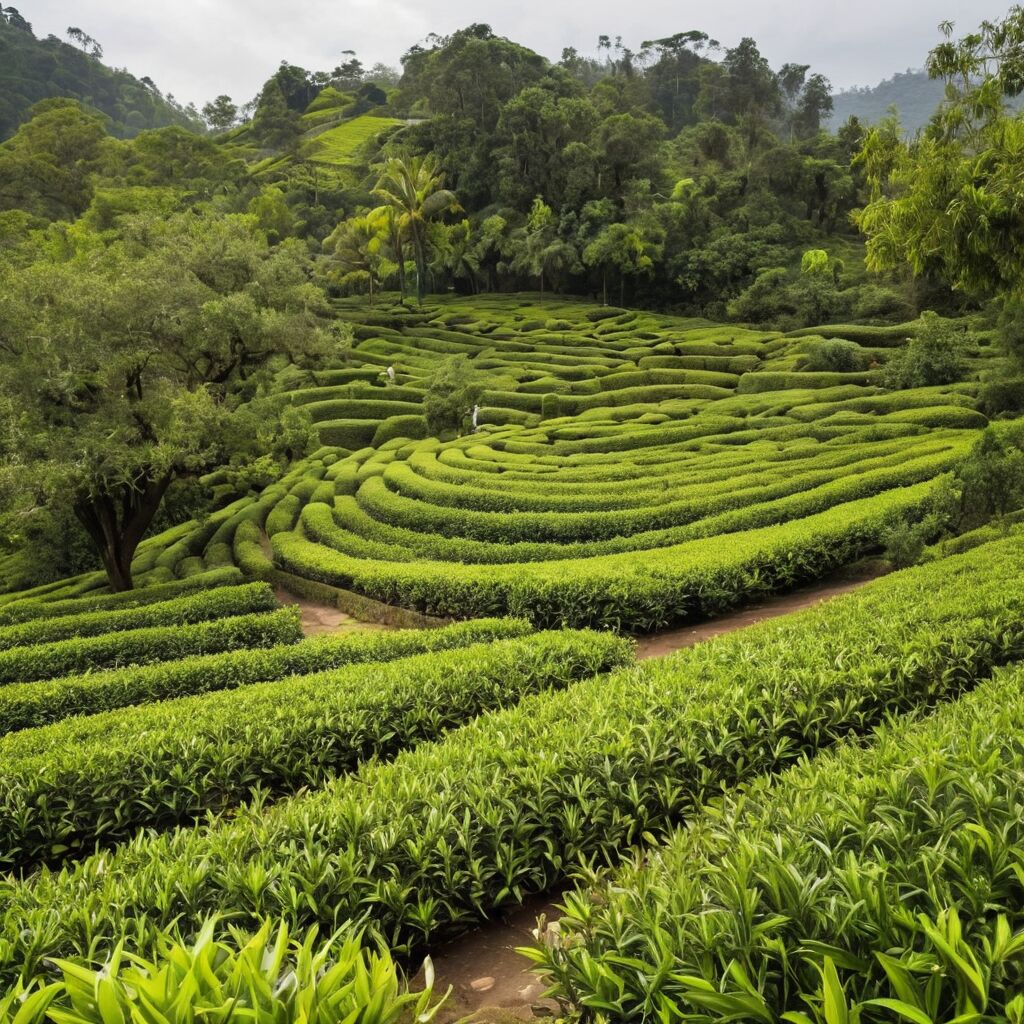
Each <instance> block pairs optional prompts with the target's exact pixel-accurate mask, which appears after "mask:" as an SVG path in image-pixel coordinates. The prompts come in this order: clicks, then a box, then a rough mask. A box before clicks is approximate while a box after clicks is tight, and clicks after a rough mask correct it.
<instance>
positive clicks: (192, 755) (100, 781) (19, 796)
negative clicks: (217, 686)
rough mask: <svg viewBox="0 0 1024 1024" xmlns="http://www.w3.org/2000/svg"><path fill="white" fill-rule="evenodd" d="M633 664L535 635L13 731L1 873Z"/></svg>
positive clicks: (591, 646) (394, 747) (335, 768)
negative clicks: (28, 812)
mask: <svg viewBox="0 0 1024 1024" xmlns="http://www.w3.org/2000/svg"><path fill="white" fill-rule="evenodd" d="M631 658H632V645H631V643H630V642H629V641H627V640H623V639H621V638H619V637H616V636H615V635H613V634H611V633H575V632H571V631H560V632H556V633H537V634H532V635H530V636H528V637H526V638H525V639H510V640H498V641H495V642H493V643H489V644H476V645H473V646H469V647H463V648H461V649H452V650H442V651H435V652H430V653H424V654H418V655H415V656H413V657H409V658H403V659H399V660H395V661H392V662H389V663H386V664H381V663H377V664H365V665H349V666H345V667H342V668H339V669H334V670H331V671H329V672H320V673H317V674H315V675H307V676H290V677H288V678H286V679H283V680H275V681H273V682H268V683H253V684H251V685H248V686H246V687H243V688H241V689H230V690H226V691H223V692H220V693H206V694H203V695H201V696H197V697H183V698H180V699H178V700H172V701H160V702H157V703H153V704H147V705H144V706H141V707H139V706H134V707H128V708H122V709H119V710H117V711H111V712H107V713H105V714H100V715H93V716H91V717H89V718H87V719H77V718H75V719H71V720H69V721H66V722H58V723H56V724H54V725H51V726H47V727H45V728H43V729H32V730H28V731H27V732H21V733H15V734H13V735H9V736H7V737H5V738H4V739H3V740H2V741H0V777H2V779H3V784H2V786H0V822H2V826H0V864H3V865H4V866H5V867H7V868H10V869H17V870H21V869H25V868H27V867H29V866H30V865H33V864H35V863H36V862H38V861H50V860H61V859H63V858H65V857H67V856H69V855H70V856H74V855H76V854H77V853H80V852H83V851H88V850H89V849H91V848H92V847H94V846H95V844H96V843H97V842H99V843H102V844H103V845H110V844H113V843H116V842H120V841H123V840H126V839H128V838H130V837H131V836H132V835H133V834H134V833H135V832H136V831H138V830H139V829H140V828H169V827H171V826H174V825H178V824H182V823H185V822H188V821H192V820H195V819H196V818H197V817H199V816H200V815H203V814H205V813H206V812H219V811H222V810H224V809H226V808H228V807H231V806H233V805H236V804H238V803H241V802H244V801H246V800H247V799H248V798H249V797H250V794H251V793H252V792H253V790H254V789H258V791H259V792H260V793H261V794H263V795H276V794H281V793H287V792H293V791H294V790H296V789H300V788H302V787H304V786H309V787H316V786H319V785H323V784H324V783H325V782H326V781H327V780H328V779H330V778H332V777H334V776H335V775H337V774H339V773H342V772H346V771H351V770H353V769H354V768H355V767H356V766H357V765H358V764H359V763H360V762H361V761H364V760H367V759H371V758H372V759H374V760H378V759H379V760H386V759H389V758H391V757H393V756H394V755H395V754H396V753H397V752H398V751H399V750H401V749H402V748H404V747H407V746H411V745H412V744H414V743H417V742H419V741H421V740H423V739H431V738H436V737H438V736H440V735H441V734H442V733H444V732H445V731H446V730H448V729H451V728H454V727H455V726H458V725H461V724H463V723H464V722H466V721H468V720H469V719H471V718H473V717H474V716H476V715H479V714H481V713H482V712H484V711H489V710H493V709H495V708H502V707H509V706H511V705H514V704H515V703H517V702H518V701H519V700H520V699H522V698H523V697H524V696H526V695H527V694H530V693H537V692H542V691H545V690H549V689H561V688H563V687H565V686H568V685H569V684H570V683H572V682H573V681H575V680H577V679H581V678H585V677H587V676H591V675H593V674H595V673H596V672H601V671H606V670H608V669H611V668H616V667H619V666H621V665H623V664H626V663H627V662H628V661H629V660H631ZM139 794H145V799H143V800H140V799H139ZM27 808H32V813H30V814H26V813H25V811H26V809H27Z"/></svg>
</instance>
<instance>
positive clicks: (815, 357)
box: [802, 338, 867, 373]
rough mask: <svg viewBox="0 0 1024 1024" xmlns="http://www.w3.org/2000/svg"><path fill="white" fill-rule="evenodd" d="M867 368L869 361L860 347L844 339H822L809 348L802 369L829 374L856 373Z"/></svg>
mask: <svg viewBox="0 0 1024 1024" xmlns="http://www.w3.org/2000/svg"><path fill="white" fill-rule="evenodd" d="M866 368H867V359H866V358H865V354H864V350H863V349H862V348H861V347H860V345H858V344H856V343H855V342H852V341H844V340H843V339H842V338H822V339H816V340H814V341H812V342H811V343H810V344H809V345H808V346H807V357H806V359H805V360H804V364H803V367H802V369H804V370H811V371H825V372H828V373H856V372H857V371H858V370H864V369H866Z"/></svg>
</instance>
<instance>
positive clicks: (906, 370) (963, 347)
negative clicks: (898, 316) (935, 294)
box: [883, 312, 970, 389]
mask: <svg viewBox="0 0 1024 1024" xmlns="http://www.w3.org/2000/svg"><path fill="white" fill-rule="evenodd" d="M969 347H970V345H969V338H968V336H967V333H966V331H965V329H964V327H962V326H961V325H960V324H958V323H957V322H956V321H955V320H945V319H943V318H942V317H940V316H938V315H937V314H936V313H932V312H924V313H922V314H921V324H920V326H919V327H918V329H917V332H916V333H915V334H914V336H913V337H912V338H911V339H910V342H909V344H908V345H907V346H906V348H904V349H901V350H900V351H899V352H896V353H895V354H894V355H893V356H892V358H891V359H890V360H889V361H888V362H887V363H886V364H885V375H884V378H883V380H884V382H885V386H886V387H889V388H895V389H906V388H927V387H934V386H935V385H937V384H954V383H956V381H958V380H962V379H963V377H964V374H965V372H966V364H965V358H966V356H967V352H968V348H969Z"/></svg>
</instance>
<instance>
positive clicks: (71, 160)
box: [0, 99, 117, 220]
mask: <svg viewBox="0 0 1024 1024" xmlns="http://www.w3.org/2000/svg"><path fill="white" fill-rule="evenodd" d="M32 111H33V116H32V119H31V120H30V121H28V122H27V123H26V124H23V125H22V126H21V127H20V128H19V129H18V132H17V134H16V135H15V136H14V137H13V138H12V139H9V140H8V141H7V142H5V143H3V144H2V145H0V209H21V210H26V211H27V212H29V213H33V214H36V215H37V216H40V217H45V218H47V219H52V220H56V219H58V218H61V217H66V218H72V217H75V216H77V215H78V214H80V213H81V212H82V211H83V210H84V209H85V208H86V207H87V206H88V205H89V202H90V200H91V199H92V192H93V182H92V178H93V174H94V173H95V172H96V171H97V170H98V169H99V167H100V165H101V163H102V161H103V158H104V155H105V153H106V152H107V146H108V145H109V146H115V145H117V143H115V142H113V141H112V140H108V139H107V135H106V132H105V131H104V128H103V121H102V119H101V118H100V117H98V116H97V115H96V114H92V113H90V112H88V111H86V110H84V109H83V108H82V107H81V106H80V105H79V104H78V103H76V102H75V101H74V100H65V99H51V100H43V101H42V102H41V103H37V104H36V105H35V106H34V107H33V108H32Z"/></svg>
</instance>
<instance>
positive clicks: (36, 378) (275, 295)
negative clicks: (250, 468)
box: [0, 213, 345, 589]
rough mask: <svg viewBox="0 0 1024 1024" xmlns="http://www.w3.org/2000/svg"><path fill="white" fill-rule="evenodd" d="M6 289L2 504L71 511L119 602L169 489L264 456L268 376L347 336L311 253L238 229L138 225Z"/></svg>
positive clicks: (213, 221) (186, 219)
mask: <svg viewBox="0 0 1024 1024" xmlns="http://www.w3.org/2000/svg"><path fill="white" fill-rule="evenodd" d="M0 278H2V280H3V284H4V292H5V301H4V303H3V304H2V305H0V331H2V332H4V333H5V334H6V335H8V336H10V337H12V338H17V339H20V340H18V341H16V342H14V343H12V344H11V345H9V346H7V348H6V350H5V355H4V359H3V366H4V369H5V373H4V374H3V377H2V381H3V386H2V394H0V406H2V416H3V422H4V425H5V428H6V436H5V443H4V451H3V480H4V485H5V487H6V489H7V494H6V495H5V497H6V501H7V504H8V506H10V505H11V504H13V503H16V502H17V503H20V504H16V505H15V507H24V506H26V505H27V506H28V507H32V506H33V505H34V504H35V503H37V502H39V501H43V502H48V503H52V502H55V501H60V502H63V503H66V504H67V505H69V506H70V507H71V508H72V509H73V510H74V512H75V515H76V516H77V517H78V518H79V519H80V520H81V522H82V524H83V526H84V527H85V529H86V531H87V532H88V534H89V536H90V538H91V539H92V540H93V543H94V544H95V546H96V549H97V551H98V553H99V554H100V555H101V557H102V559H103V564H104V567H105V569H106V570H107V573H108V576H109V578H110V581H111V584H112V586H113V587H114V588H115V589H127V588H130V586H131V583H132V580H131V569H130V565H131V561H132V557H133V555H134V552H135V548H136V547H137V546H138V544H139V542H140V541H141V539H142V537H143V536H144V534H145V532H146V530H147V529H148V528H149V526H150V523H151V522H152V521H153V517H154V516H155V514H156V512H157V510H158V509H159V507H160V504H161V501H162V499H163V497H164V495H165V493H166V491H167V488H168V487H169V485H170V484H171V482H172V481H173V480H175V479H176V478H178V477H181V476H184V475H188V474H196V473H199V472H205V471H207V470H209V469H210V468H213V467H214V466H216V465H218V464H222V463H224V462H228V461H230V460H232V459H234V460H238V461H244V460H245V459H246V458H247V456H249V455H250V454H252V453H253V452H254V449H255V450H256V453H257V454H264V453H265V451H266V446H261V445H260V441H261V440H263V438H264V437H265V435H266V434H267V432H268V431H269V432H270V433H271V434H273V433H274V432H275V424H274V421H273V419H270V418H269V417H268V413H269V412H270V411H271V407H269V406H268V405H267V404H266V403H262V404H261V403H256V404H251V405H248V406H246V405H242V404H241V402H242V400H243V399H244V398H246V397H252V395H253V388H254V385H255V384H258V383H259V380H260V377H259V374H260V373H261V372H266V370H267V369H268V368H270V367H271V366H273V364H274V363H275V361H276V362H277V363H281V362H283V361H284V360H286V359H290V360H292V361H298V362H300V363H301V362H316V361H317V360H322V359H324V358H326V357H328V356H331V355H333V354H334V353H335V352H336V351H337V350H338V348H339V342H340V340H341V339H342V337H343V336H344V334H345V331H344V330H343V329H341V328H339V327H338V326H337V325H333V324H330V323H327V322H326V321H325V319H324V318H323V314H324V313H325V312H326V307H325V305H324V298H323V295H322V293H320V292H319V290H318V289H316V288H315V287H314V286H313V285H311V284H310V283H309V281H308V279H307V256H306V253H305V249H304V247H303V246H302V245H301V244H288V243H286V244H284V245H282V246H280V247H278V248H276V249H275V248H272V247H271V246H269V245H268V244H267V241H266V238H265V236H264V234H263V233H262V232H261V231H260V230H259V229H258V228H257V227H256V225H255V224H254V222H253V221H252V220H251V219H250V218H248V217H244V216H238V215H228V216H221V215H216V214H209V213H208V214H204V215H202V216H198V215H194V214H182V215H178V216H175V217H171V218H168V219H155V218H152V217H142V218H136V219H133V220H132V221H131V222H130V223H128V224H126V225H125V226H124V228H123V229H122V230H121V231H120V232H118V233H117V236H115V237H113V238H108V237H102V238H100V237H96V236H93V235H91V234H86V235H85V236H84V237H83V238H82V239H81V240H80V244H79V248H78V249H77V251H75V250H72V252H70V253H69V254H66V255H65V254H61V255H58V256H53V255H47V254H42V255H40V257H39V258H38V259H37V260H36V261H35V262H33V263H32V264H30V265H28V266H25V267H19V268H0ZM40 335H45V336H48V337H51V338H52V339H53V343H52V344H49V345H47V346H45V347H40V346H38V345H36V344H33V343H32V341H31V339H32V338H35V337H38V336H40ZM254 375H255V376H254ZM307 433H308V432H307Z"/></svg>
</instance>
